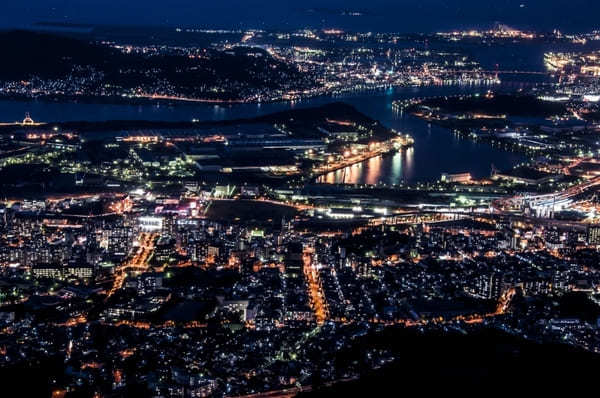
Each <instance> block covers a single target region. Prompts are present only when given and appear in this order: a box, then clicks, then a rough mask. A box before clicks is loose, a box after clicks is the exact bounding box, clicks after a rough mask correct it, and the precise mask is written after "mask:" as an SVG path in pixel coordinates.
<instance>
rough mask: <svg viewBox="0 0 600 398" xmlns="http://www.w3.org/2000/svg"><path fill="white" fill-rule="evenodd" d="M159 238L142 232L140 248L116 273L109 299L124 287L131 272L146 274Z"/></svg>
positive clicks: (156, 235)
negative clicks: (149, 260)
mask: <svg viewBox="0 0 600 398" xmlns="http://www.w3.org/2000/svg"><path fill="white" fill-rule="evenodd" d="M157 238H158V234H156V233H154V234H149V233H145V232H142V233H141V234H140V238H139V242H140V246H139V247H138V249H137V250H136V252H135V254H134V255H133V257H132V258H131V259H129V260H128V261H125V262H124V263H123V264H121V265H120V266H119V267H118V268H117V270H116V271H115V280H114V282H113V286H112V288H111V289H110V290H109V292H108V295H107V299H108V298H110V297H111V296H112V295H113V294H115V293H116V292H117V291H118V290H119V289H121V287H123V283H124V282H125V279H126V278H127V273H128V272H129V271H133V272H144V271H146V270H147V269H148V259H149V258H150V256H151V255H152V252H153V251H154V243H155V241H156V239H157Z"/></svg>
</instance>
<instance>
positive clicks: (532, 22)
mask: <svg viewBox="0 0 600 398" xmlns="http://www.w3.org/2000/svg"><path fill="white" fill-rule="evenodd" d="M0 1H1V3H2V5H1V6H0V26H2V27H15V26H27V25H29V24H31V23H33V22H36V21H53V22H56V21H61V22H72V23H95V24H118V25H168V26H176V25H184V26H188V27H189V26H194V27H257V28H285V27H289V28H297V27H302V26H312V27H340V28H345V29H354V30H363V31H364V30H386V31H398V32H417V31H423V32H428V31H435V30H444V29H451V28H462V27H477V26H489V25H491V24H493V23H494V22H502V23H506V24H508V25H513V26H516V27H520V28H534V29H538V30H551V29H553V28H555V27H556V28H559V29H562V30H564V31H589V30H592V29H598V28H600V1H599V0H568V1H567V0H529V1H528V0H495V1H485V0H410V1H407V0H395V1H392V0H368V1H358V0H345V1H341V0H320V1H318V0H303V1H301V0H298V1H290V0H245V1H242V0H210V1H205V0H0ZM343 10H351V11H356V10H358V11H363V12H365V14H366V15H365V16H362V17H352V16H342V15H340V14H341V11H343Z"/></svg>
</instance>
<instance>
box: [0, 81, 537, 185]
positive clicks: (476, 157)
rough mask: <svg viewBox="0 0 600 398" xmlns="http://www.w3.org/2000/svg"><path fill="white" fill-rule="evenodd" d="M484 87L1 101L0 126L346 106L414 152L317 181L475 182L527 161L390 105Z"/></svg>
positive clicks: (506, 87) (515, 86)
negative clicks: (196, 98)
mask: <svg viewBox="0 0 600 398" xmlns="http://www.w3.org/2000/svg"><path fill="white" fill-rule="evenodd" d="M519 87H520V83H511V84H503V85H501V86H494V87H493V88H494V90H509V91H510V90H515V89H518V88H519ZM489 88H490V87H486V86H469V85H465V86H438V87H410V88H399V89H394V90H391V89H390V90H387V91H377V92H367V93H365V92H361V93H355V94H346V95H344V96H341V97H331V96H328V97H318V98H312V99H308V100H305V101H300V102H295V103H290V102H280V103H268V104H236V105H225V106H223V105H211V104H181V103H176V104H167V103H160V104H153V103H147V104H141V105H139V104H138V105H127V104H106V103H84V102H53V101H41V100H38V101H14V100H11V101H8V100H0V121H15V120H18V119H19V118H22V117H23V115H24V114H25V113H26V112H28V113H30V114H31V116H32V117H33V118H34V119H35V120H39V121H45V122H52V121H73V120H92V121H99V120H166V121H181V120H192V119H198V120H228V119H237V118H247V117H253V116H259V115H264V114H268V113H272V112H277V111H282V110H286V109H295V108H302V107H312V106H318V105H322V104H326V103H330V102H335V101H344V102H347V103H350V104H351V105H353V106H354V107H356V108H357V109H358V110H359V111H361V112H363V113H365V114H367V115H368V116H370V117H372V118H374V119H377V120H379V121H381V122H382V123H383V124H384V125H386V126H388V127H391V128H393V129H395V130H397V131H399V132H402V133H406V134H410V135H412V136H413V137H414V139H415V144H414V147H413V148H410V149H407V150H404V151H401V152H398V153H396V154H393V155H387V156H380V157H376V158H372V159H369V160H366V161H364V162H362V163H359V164H357V165H354V166H351V167H348V168H346V169H342V170H338V171H336V172H333V173H329V174H327V175H326V176H323V177H322V179H321V181H322V182H328V183H350V184H377V183H382V184H400V183H415V182H419V181H434V180H436V179H438V178H439V177H440V175H441V173H444V172H448V173H458V172H471V173H472V174H473V175H474V176H476V177H484V176H488V175H489V174H490V171H491V166H492V164H493V165H494V166H495V167H497V168H499V169H503V168H508V167H510V166H513V165H515V164H517V163H520V162H522V161H525V160H526V159H525V157H524V156H522V155H520V154H516V153H511V152H506V151H504V150H500V149H497V148H493V147H491V146H490V145H488V144H484V143H475V142H472V141H470V140H466V139H463V138H459V137H457V136H456V135H454V134H453V133H452V132H450V131H449V130H447V129H444V128H440V127H437V126H435V125H429V124H428V123H427V122H425V121H423V120H420V119H418V118H415V117H413V116H411V115H407V114H402V113H398V112H396V111H394V110H393V109H392V102H393V101H394V100H397V99H403V98H410V97H424V96H438V95H455V94H460V93H473V92H482V93H483V92H485V91H487V90H488V89H489Z"/></svg>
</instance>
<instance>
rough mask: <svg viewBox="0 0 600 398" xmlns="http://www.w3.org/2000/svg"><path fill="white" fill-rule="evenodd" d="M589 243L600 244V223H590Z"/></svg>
mask: <svg viewBox="0 0 600 398" xmlns="http://www.w3.org/2000/svg"><path fill="white" fill-rule="evenodd" d="M587 244H588V245H600V225H589V226H588V228H587Z"/></svg>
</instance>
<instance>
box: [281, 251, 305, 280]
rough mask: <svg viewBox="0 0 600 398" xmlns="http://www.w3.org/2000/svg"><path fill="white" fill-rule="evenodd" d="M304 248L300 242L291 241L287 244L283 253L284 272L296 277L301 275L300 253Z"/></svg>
mask: <svg viewBox="0 0 600 398" xmlns="http://www.w3.org/2000/svg"><path fill="white" fill-rule="evenodd" d="M303 252H304V248H303V246H302V243H300V242H292V243H289V244H288V245H287V251H286V254H285V274H286V275H287V276H289V277H293V278H297V277H300V276H301V275H302V266H303V262H302V254H303Z"/></svg>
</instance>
